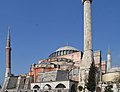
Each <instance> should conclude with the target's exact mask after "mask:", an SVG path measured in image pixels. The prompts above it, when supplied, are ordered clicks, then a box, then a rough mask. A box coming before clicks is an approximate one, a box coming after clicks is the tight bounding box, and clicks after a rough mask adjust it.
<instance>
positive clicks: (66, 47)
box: [56, 46, 78, 52]
mask: <svg viewBox="0 0 120 92" xmlns="http://www.w3.org/2000/svg"><path fill="white" fill-rule="evenodd" d="M63 50H74V51H78V50H77V49H76V48H75V47H72V46H64V47H60V48H58V49H57V50H56V52H58V51H63Z"/></svg>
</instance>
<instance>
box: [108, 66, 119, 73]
mask: <svg viewBox="0 0 120 92" xmlns="http://www.w3.org/2000/svg"><path fill="white" fill-rule="evenodd" d="M109 72H120V67H113V68H111V69H110V70H109Z"/></svg>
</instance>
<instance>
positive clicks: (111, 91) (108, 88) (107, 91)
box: [104, 86, 113, 92]
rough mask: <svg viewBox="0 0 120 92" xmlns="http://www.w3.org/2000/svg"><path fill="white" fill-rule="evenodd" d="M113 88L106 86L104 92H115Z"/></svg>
mask: <svg viewBox="0 0 120 92" xmlns="http://www.w3.org/2000/svg"><path fill="white" fill-rule="evenodd" d="M111 88H112V87H111V86H106V87H105V91H104V92H113V90H112V89H111Z"/></svg>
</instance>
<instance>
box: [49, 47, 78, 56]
mask: <svg viewBox="0 0 120 92" xmlns="http://www.w3.org/2000/svg"><path fill="white" fill-rule="evenodd" d="M75 52H79V50H78V49H76V48H74V47H72V46H64V47H60V48H58V49H57V50H56V51H55V52H54V53H52V54H51V55H50V56H49V58H52V57H58V56H62V55H67V54H71V53H75Z"/></svg>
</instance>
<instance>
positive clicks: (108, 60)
mask: <svg viewBox="0 0 120 92" xmlns="http://www.w3.org/2000/svg"><path fill="white" fill-rule="evenodd" d="M110 69H111V53H110V49H108V54H107V72H108V71H109V70H110Z"/></svg>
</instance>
